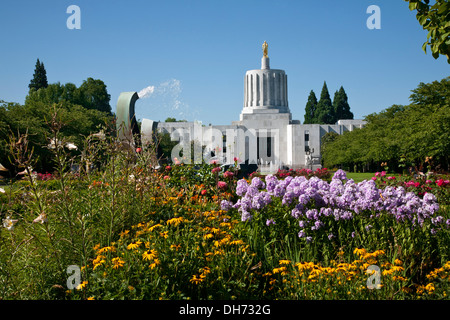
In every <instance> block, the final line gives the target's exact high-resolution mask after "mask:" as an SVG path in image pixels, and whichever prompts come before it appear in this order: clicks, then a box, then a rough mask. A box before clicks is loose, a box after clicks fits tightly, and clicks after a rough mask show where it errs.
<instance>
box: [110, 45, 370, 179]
mask: <svg viewBox="0 0 450 320" xmlns="http://www.w3.org/2000/svg"><path fill="white" fill-rule="evenodd" d="M263 53H264V54H263V57H262V59H261V69H256V70H249V71H247V72H246V74H245V77H244V103H243V109H242V111H241V114H240V117H239V120H238V121H234V122H232V123H231V124H230V125H221V126H217V125H216V126H214V125H212V126H204V125H202V124H201V123H197V122H158V121H153V120H150V119H143V121H142V125H141V130H140V134H141V140H142V142H143V143H144V145H145V143H146V142H149V141H150V140H151V139H152V134H153V133H155V132H164V133H168V134H170V135H171V139H172V140H174V141H179V144H178V145H177V146H176V147H175V148H174V150H173V151H172V159H175V158H177V160H178V161H183V162H185V163H201V162H202V161H206V162H208V161H210V160H211V159H214V160H216V161H218V162H219V163H222V164H231V163H234V160H236V159H239V160H238V162H239V163H246V164H257V165H258V167H259V169H260V170H261V171H266V172H272V171H276V170H278V169H279V168H293V169H299V168H310V169H313V170H314V169H316V168H319V167H321V165H320V156H321V155H320V145H321V138H322V137H323V136H324V135H325V134H326V133H328V132H335V133H337V134H343V133H344V132H345V131H352V130H354V129H355V128H362V127H363V126H364V125H365V123H366V122H365V121H363V120H339V121H338V122H337V123H336V124H334V125H322V124H300V121H299V120H293V119H292V114H291V112H290V109H289V103H288V84H287V80H288V78H287V75H286V73H285V71H284V70H280V69H271V68H270V60H269V57H268V55H267V43H266V42H264V44H263ZM137 98H138V97H137V93H136V92H123V93H122V94H121V96H120V97H119V100H118V104H117V117H118V118H117V125H118V126H119V125H120V124H121V123H125V127H127V130H128V132H129V133H131V132H132V130H133V129H134V131H136V129H135V126H134V125H133V123H135V121H134V117H135V115H134V102H135V101H136V100H137ZM133 121H134V122H133ZM125 131H126V130H125ZM123 134H125V135H126V134H127V133H126V132H125V133H123ZM192 141H197V143H195V144H194V147H193V148H192V147H191V142H192ZM202 146H204V147H205V148H204V150H203V151H202ZM192 149H193V150H192Z"/></svg>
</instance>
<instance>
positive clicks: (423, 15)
mask: <svg viewBox="0 0 450 320" xmlns="http://www.w3.org/2000/svg"><path fill="white" fill-rule="evenodd" d="M405 1H406V2H408V3H409V9H410V10H411V11H412V10H416V11H417V13H416V18H417V20H418V21H419V23H420V25H421V26H422V27H423V29H424V30H427V31H428V34H427V41H425V42H424V44H423V45H422V49H423V51H425V52H427V47H430V49H431V53H432V55H433V58H435V59H437V58H438V57H439V55H444V56H447V62H448V63H450V3H449V2H448V0H436V1H435V3H434V4H433V5H430V1H429V0H405Z"/></svg>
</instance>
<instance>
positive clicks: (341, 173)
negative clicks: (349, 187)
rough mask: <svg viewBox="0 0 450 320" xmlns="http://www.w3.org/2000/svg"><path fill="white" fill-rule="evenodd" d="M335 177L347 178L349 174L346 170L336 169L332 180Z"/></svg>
mask: <svg viewBox="0 0 450 320" xmlns="http://www.w3.org/2000/svg"><path fill="white" fill-rule="evenodd" d="M335 179H340V180H347V174H346V173H345V171H344V170H342V169H339V170H338V171H336V172H335V173H334V175H333V178H332V180H335Z"/></svg>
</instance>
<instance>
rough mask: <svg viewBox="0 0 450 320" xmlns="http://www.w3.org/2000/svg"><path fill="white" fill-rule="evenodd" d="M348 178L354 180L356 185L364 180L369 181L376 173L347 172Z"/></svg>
mask: <svg viewBox="0 0 450 320" xmlns="http://www.w3.org/2000/svg"><path fill="white" fill-rule="evenodd" d="M346 173H347V178H349V179H353V180H354V181H355V182H356V183H358V182H361V181H363V180H369V179H370V178H372V177H373V176H375V173H374V172H357V173H355V172H346Z"/></svg>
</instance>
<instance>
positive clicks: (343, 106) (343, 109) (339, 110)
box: [333, 86, 353, 121]
mask: <svg viewBox="0 0 450 320" xmlns="http://www.w3.org/2000/svg"><path fill="white" fill-rule="evenodd" d="M333 108H334V112H335V119H336V121H337V120H341V119H353V113H352V112H351V111H350V105H349V104H348V97H347V94H346V93H345V90H344V87H342V86H341V88H340V89H339V91H336V92H335V94H334V99H333Z"/></svg>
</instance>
